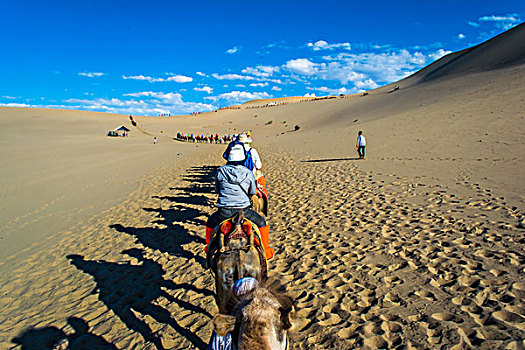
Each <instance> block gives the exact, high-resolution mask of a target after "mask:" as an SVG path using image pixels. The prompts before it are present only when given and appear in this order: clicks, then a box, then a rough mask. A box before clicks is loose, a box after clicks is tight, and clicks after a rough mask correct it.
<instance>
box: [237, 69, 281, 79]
mask: <svg viewBox="0 0 525 350" xmlns="http://www.w3.org/2000/svg"><path fill="white" fill-rule="evenodd" d="M278 71H279V67H276V66H257V67H255V68H253V67H246V68H244V69H243V70H242V72H243V73H244V74H251V75H254V76H256V77H260V78H267V77H270V76H272V75H273V74H274V73H277V72H278Z"/></svg>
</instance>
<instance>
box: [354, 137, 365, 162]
mask: <svg viewBox="0 0 525 350" xmlns="http://www.w3.org/2000/svg"><path fill="white" fill-rule="evenodd" d="M355 146H356V147H357V154H359V159H365V147H366V139H365V137H364V136H363V132H362V131H359V132H358V133H357V142H356V144H355Z"/></svg>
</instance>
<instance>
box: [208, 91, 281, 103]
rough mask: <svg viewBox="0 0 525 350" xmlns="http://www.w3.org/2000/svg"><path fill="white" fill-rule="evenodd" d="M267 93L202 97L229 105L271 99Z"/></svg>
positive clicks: (241, 93) (233, 93)
mask: <svg viewBox="0 0 525 350" xmlns="http://www.w3.org/2000/svg"><path fill="white" fill-rule="evenodd" d="M271 97H272V95H269V94H268V93H267V92H248V91H231V92H227V93H224V94H220V95H217V96H210V97H204V98H205V99H209V100H212V101H214V102H217V101H225V102H226V103H229V104H239V103H244V102H246V101H250V100H257V99H262V98H271Z"/></svg>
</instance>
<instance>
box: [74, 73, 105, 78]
mask: <svg viewBox="0 0 525 350" xmlns="http://www.w3.org/2000/svg"><path fill="white" fill-rule="evenodd" d="M78 75H81V76H83V77H89V78H98V77H101V76H103V75H105V73H100V72H86V73H84V72H81V73H78Z"/></svg>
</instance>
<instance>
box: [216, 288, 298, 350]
mask: <svg viewBox="0 0 525 350" xmlns="http://www.w3.org/2000/svg"><path fill="white" fill-rule="evenodd" d="M294 316H295V312H294V307H293V301H292V299H291V298H290V297H289V296H288V295H285V294H282V293H280V292H275V291H272V290H271V289H268V288H266V287H264V286H263V287H257V288H255V289H254V290H253V291H251V292H248V293H246V294H244V295H242V296H241V297H240V299H237V304H236V306H235V307H234V313H233V315H224V314H219V315H217V316H216V317H215V319H214V321H213V326H214V329H215V332H217V334H219V335H221V336H226V334H228V333H230V334H231V336H232V342H233V348H234V349H239V350H248V349H263V350H285V349H287V347H288V331H289V330H290V329H291V328H292V322H293V319H294Z"/></svg>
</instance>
